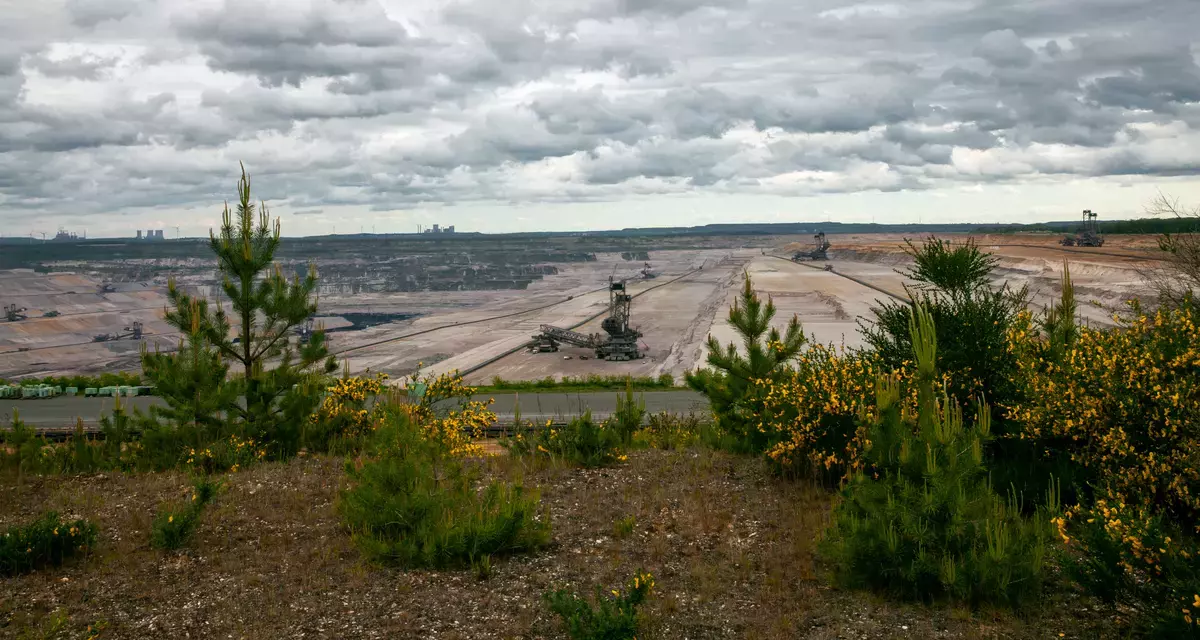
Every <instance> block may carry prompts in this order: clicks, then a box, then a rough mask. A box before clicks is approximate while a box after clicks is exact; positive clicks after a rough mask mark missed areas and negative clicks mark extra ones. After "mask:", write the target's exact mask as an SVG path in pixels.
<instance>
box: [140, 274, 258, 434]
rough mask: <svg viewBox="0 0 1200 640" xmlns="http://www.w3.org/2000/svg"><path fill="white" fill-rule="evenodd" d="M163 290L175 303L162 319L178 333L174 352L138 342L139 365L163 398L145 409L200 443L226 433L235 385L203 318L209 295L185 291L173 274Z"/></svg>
mask: <svg viewBox="0 0 1200 640" xmlns="http://www.w3.org/2000/svg"><path fill="white" fill-rule="evenodd" d="M167 295H168V298H169V299H170V302H171V305H172V306H173V307H174V308H173V309H170V310H168V311H167V314H166V316H165V320H166V322H167V324H170V325H171V326H173V327H175V328H177V329H179V330H180V332H181V333H182V334H183V337H182V338H180V341H179V349H178V350H177V351H176V352H174V353H161V352H159V351H158V350H157V349H155V351H154V353H150V352H149V351H148V350H147V349H146V348H145V347H144V346H143V348H142V371H143V372H144V373H145V376H146V377H147V378H148V379H150V380H151V381H153V383H154V387H155V392H156V393H157V394H158V395H159V397H161V398H162V399H163V400H164V401H166V403H167V404H166V406H165V407H164V406H160V405H156V406H152V407H151V408H150V415H151V418H152V419H153V420H154V421H155V422H158V423H160V424H161V422H162V421H165V422H166V423H167V424H168V425H171V426H173V427H175V428H176V429H178V430H179V431H180V432H181V433H180V434H179V435H180V436H182V441H183V442H186V443H187V444H190V445H191V446H193V447H199V446H201V445H202V444H204V443H206V442H210V441H212V440H215V439H217V438H220V437H223V436H224V435H225V433H224V431H225V430H226V428H227V425H228V421H227V420H226V414H227V413H228V412H229V411H232V407H233V406H234V405H235V403H236V401H237V395H238V387H237V385H235V384H233V383H231V382H230V381H229V380H228V376H229V365H228V364H227V363H226V362H225V359H224V358H223V357H222V356H221V353H220V352H219V351H218V350H217V349H216V347H215V346H213V344H212V343H211V342H210V341H209V340H208V332H207V329H206V327H205V326H204V325H203V324H202V323H203V322H204V321H205V319H206V318H208V317H209V310H208V301H207V300H204V299H199V298H195V297H192V296H190V295H188V294H186V293H184V292H183V291H181V290H180V289H179V288H178V287H177V286H176V284H175V281H174V280H171V281H170V282H169V283H168V288H167Z"/></svg>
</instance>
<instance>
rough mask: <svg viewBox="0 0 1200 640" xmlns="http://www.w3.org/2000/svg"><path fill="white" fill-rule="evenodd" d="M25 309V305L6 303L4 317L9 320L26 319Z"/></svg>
mask: <svg viewBox="0 0 1200 640" xmlns="http://www.w3.org/2000/svg"><path fill="white" fill-rule="evenodd" d="M25 311H26V309H25V308H24V307H20V308H18V307H17V305H16V304H10V305H6V306H5V307H4V319H5V320H8V321H9V322H17V321H18V320H24V319H25Z"/></svg>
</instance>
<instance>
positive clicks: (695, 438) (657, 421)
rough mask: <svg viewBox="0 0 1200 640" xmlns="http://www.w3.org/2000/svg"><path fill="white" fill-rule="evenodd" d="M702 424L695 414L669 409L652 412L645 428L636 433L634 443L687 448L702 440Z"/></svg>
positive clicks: (658, 447)
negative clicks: (672, 411)
mask: <svg viewBox="0 0 1200 640" xmlns="http://www.w3.org/2000/svg"><path fill="white" fill-rule="evenodd" d="M702 432H703V429H702V425H701V424H700V419H699V418H697V417H696V416H695V415H694V414H690V413H689V414H687V415H682V416H681V415H679V414H675V413H670V412H668V411H660V412H659V413H652V414H650V417H649V418H648V419H647V420H646V426H645V428H643V429H641V430H640V431H638V432H637V433H635V434H634V444H635V445H640V446H647V447H652V448H654V449H686V448H688V447H691V446H694V445H696V444H697V443H699V442H701V437H702Z"/></svg>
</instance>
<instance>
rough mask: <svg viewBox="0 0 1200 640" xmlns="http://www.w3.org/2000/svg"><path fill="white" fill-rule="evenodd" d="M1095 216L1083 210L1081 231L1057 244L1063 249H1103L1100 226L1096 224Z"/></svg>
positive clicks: (1089, 211) (1089, 210) (1090, 211)
mask: <svg viewBox="0 0 1200 640" xmlns="http://www.w3.org/2000/svg"><path fill="white" fill-rule="evenodd" d="M1096 217H1097V215H1096V214H1095V213H1093V212H1092V210H1091V209H1084V210H1083V229H1081V230H1080V231H1079V232H1078V233H1076V234H1075V235H1073V236H1067V237H1065V238H1063V239H1062V240H1059V241H1058V243H1059V244H1061V245H1062V246H1064V247H1103V246H1104V236H1102V235H1100V225H1099V224H1098V223H1097V222H1096Z"/></svg>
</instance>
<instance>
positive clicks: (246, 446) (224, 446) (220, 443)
mask: <svg viewBox="0 0 1200 640" xmlns="http://www.w3.org/2000/svg"><path fill="white" fill-rule="evenodd" d="M184 454H185V455H186V456H187V457H186V458H185V459H184V466H185V467H187V468H189V469H192V470H193V471H198V472H200V473H220V472H224V471H234V472H236V471H238V470H239V469H242V468H244V467H247V466H250V465H251V464H253V463H255V462H260V461H262V460H263V459H265V458H266V457H267V450H266V448H264V447H261V446H259V444H258V442H257V441H255V440H254V438H240V437H238V436H237V435H236V434H235V435H231V436H229V438H228V439H227V440H217V441H215V442H212V443H210V444H208V445H206V446H203V447H188V448H187V450H186V451H185V452H184Z"/></svg>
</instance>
